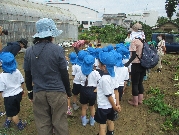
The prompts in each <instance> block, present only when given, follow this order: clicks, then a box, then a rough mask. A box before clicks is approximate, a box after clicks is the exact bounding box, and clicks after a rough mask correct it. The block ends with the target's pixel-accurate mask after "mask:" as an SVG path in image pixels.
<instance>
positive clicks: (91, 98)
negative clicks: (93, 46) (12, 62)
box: [80, 55, 101, 126]
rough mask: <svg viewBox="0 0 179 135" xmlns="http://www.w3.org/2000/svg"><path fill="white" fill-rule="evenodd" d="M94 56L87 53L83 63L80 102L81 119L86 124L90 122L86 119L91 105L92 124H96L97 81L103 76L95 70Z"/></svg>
mask: <svg viewBox="0 0 179 135" xmlns="http://www.w3.org/2000/svg"><path fill="white" fill-rule="evenodd" d="M94 61H95V60H94V57H93V56H92V55H86V56H85V57H84V61H83V64H82V66H81V70H82V72H81V75H80V80H81V85H82V87H81V91H80V103H81V104H82V111H81V121H82V125H83V126H86V124H87V123H88V121H89V120H88V119H86V110H87V108H88V105H87V104H89V107H90V114H91V116H90V125H91V126H94V123H95V120H94V114H95V107H94V104H95V101H96V92H94V90H95V89H96V87H97V82H98V80H99V79H100V78H101V76H100V74H99V73H98V71H96V70H93V67H94V66H93V65H94Z"/></svg>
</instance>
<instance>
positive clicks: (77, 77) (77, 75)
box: [72, 65, 81, 84]
mask: <svg viewBox="0 0 179 135" xmlns="http://www.w3.org/2000/svg"><path fill="white" fill-rule="evenodd" d="M80 74H81V66H79V65H73V66H72V75H74V76H75V77H74V79H73V83H75V84H81V81H80Z"/></svg>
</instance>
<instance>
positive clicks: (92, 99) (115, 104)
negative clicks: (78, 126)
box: [67, 44, 130, 135]
mask: <svg viewBox="0 0 179 135" xmlns="http://www.w3.org/2000/svg"><path fill="white" fill-rule="evenodd" d="M129 55H130V54H129V50H128V48H127V46H125V45H124V44H117V45H116V46H115V47H113V46H112V45H108V46H106V47H103V48H96V49H95V48H93V47H88V48H87V49H86V50H80V51H79V52H78V54H76V53H75V52H71V53H70V55H69V59H70V63H71V64H72V76H73V89H72V93H73V101H72V102H73V105H72V106H73V109H74V110H77V109H78V108H79V106H78V105H77V97H78V95H79V96H80V98H79V99H80V100H79V101H80V103H81V106H82V109H81V122H82V125H83V126H86V125H87V123H90V125H91V126H94V124H95V122H97V123H99V125H100V126H99V134H100V135H103V134H104V135H106V134H107V135H112V134H114V122H113V121H114V120H115V119H116V115H117V113H116V112H120V111H121V107H120V103H119V102H120V100H121V98H122V95H123V92H124V89H125V84H126V82H127V80H129V71H130V69H129V68H128V67H125V66H124V63H123V62H125V61H127V59H129ZM96 100H97V109H96V111H95V104H96ZM69 106H70V102H69ZM88 107H89V110H90V117H89V118H87V116H86V113H87V109H88ZM70 110H72V109H71V108H70ZM68 111H69V110H68ZM68 111H67V114H70V113H69V112H68ZM106 122H107V127H108V128H107V133H106Z"/></svg>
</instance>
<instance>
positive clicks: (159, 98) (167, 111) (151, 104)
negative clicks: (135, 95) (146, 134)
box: [143, 88, 179, 131]
mask: <svg viewBox="0 0 179 135" xmlns="http://www.w3.org/2000/svg"><path fill="white" fill-rule="evenodd" d="M147 94H149V96H150V97H149V98H148V99H145V100H144V101H143V103H144V104H145V105H147V106H148V108H149V109H150V110H151V111H152V112H155V113H159V114H160V115H161V116H165V117H166V121H165V122H164V124H162V129H163V130H165V131H169V130H178V129H179V110H178V109H175V108H173V107H171V106H170V105H167V104H165V102H164V97H165V94H164V93H162V92H161V91H160V90H159V89H158V88H155V89H154V88H151V89H150V90H149V91H148V92H147Z"/></svg>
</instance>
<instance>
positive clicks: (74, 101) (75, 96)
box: [73, 95, 79, 110]
mask: <svg viewBox="0 0 179 135" xmlns="http://www.w3.org/2000/svg"><path fill="white" fill-rule="evenodd" d="M77 97H78V95H73V109H74V110H78V108H79V106H78V105H77V104H76V102H77Z"/></svg>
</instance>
